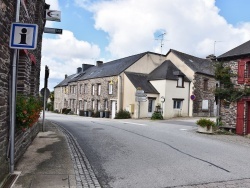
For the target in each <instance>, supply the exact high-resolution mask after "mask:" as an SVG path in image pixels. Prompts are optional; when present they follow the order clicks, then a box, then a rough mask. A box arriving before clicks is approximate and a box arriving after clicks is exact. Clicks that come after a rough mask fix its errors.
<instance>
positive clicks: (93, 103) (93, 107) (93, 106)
mask: <svg viewBox="0 0 250 188" xmlns="http://www.w3.org/2000/svg"><path fill="white" fill-rule="evenodd" d="M92 110H95V101H94V100H93V101H92Z"/></svg>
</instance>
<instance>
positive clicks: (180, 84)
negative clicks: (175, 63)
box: [177, 76, 184, 87]
mask: <svg viewBox="0 0 250 188" xmlns="http://www.w3.org/2000/svg"><path fill="white" fill-rule="evenodd" d="M177 87H184V77H183V76H178V80H177Z"/></svg>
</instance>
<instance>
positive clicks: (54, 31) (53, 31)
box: [44, 27, 63, 34]
mask: <svg viewBox="0 0 250 188" xmlns="http://www.w3.org/2000/svg"><path fill="white" fill-rule="evenodd" d="M62 32H63V30H62V29H57V28H49V27H45V28H44V33H51V34H62Z"/></svg>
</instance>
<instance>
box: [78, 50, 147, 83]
mask: <svg viewBox="0 0 250 188" xmlns="http://www.w3.org/2000/svg"><path fill="white" fill-rule="evenodd" d="M147 53H151V52H144V53H140V54H137V55H132V56H129V57H125V58H122V59H117V60H114V61H110V62H107V63H103V64H102V65H100V66H93V67H90V68H89V69H87V70H86V72H85V74H84V75H82V76H81V77H80V78H79V79H78V80H88V79H92V78H102V77H108V76H116V75H119V74H120V73H122V72H123V71H125V70H126V69H127V68H129V67H130V66H131V65H133V64H134V63H135V62H136V61H138V60H139V59H141V58H142V57H143V56H144V55H145V54H147Z"/></svg>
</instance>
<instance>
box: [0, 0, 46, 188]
mask: <svg viewBox="0 0 250 188" xmlns="http://www.w3.org/2000/svg"><path fill="white" fill-rule="evenodd" d="M26 2H27V9H28V13H29V15H30V17H28V16H27V15H26V12H25V10H24V7H23V6H21V10H20V22H22V23H36V24H38V26H39V32H38V43H37V44H38V45H37V49H36V50H33V51H30V50H28V51H27V57H25V56H23V57H24V58H23V57H22V55H21V58H20V61H19V62H20V63H18V65H17V66H18V68H19V66H20V70H19V72H18V78H17V83H18V84H20V83H21V85H18V90H19V91H20V92H21V93H22V94H32V95H35V96H38V94H39V93H38V92H39V82H40V61H41V46H42V45H41V44H42V33H43V27H44V19H43V16H44V4H45V1H44V0H34V1H26ZM15 9H16V0H0V36H1V37H0V153H1V155H0V164H1V165H0V186H1V183H2V182H3V180H4V179H5V178H6V177H7V175H8V173H9V161H8V160H7V157H8V156H7V150H8V140H9V127H10V115H9V110H10V108H9V107H10V106H9V104H10V95H11V93H10V88H11V85H10V84H11V70H12V55H13V50H11V49H10V48H9V36H10V29H11V23H12V22H15V12H16V10H15ZM32 61H33V62H35V67H34V68H30V69H29V72H27V70H26V69H23V68H24V67H25V66H26V65H27V63H31V62H32ZM25 63H26V64H25ZM28 66H31V64H30V65H28ZM25 79H26V80H25ZM36 127H37V126H35V127H34V129H32V130H30V132H27V133H26V134H27V137H29V139H28V140H32V139H33V138H34V136H35V135H36V134H37V132H38V131H37V130H38V129H37V128H36ZM23 134H24V133H23V132H18V131H17V132H16V139H15V141H16V148H15V155H16V156H15V160H16V161H17V159H18V158H19V157H20V156H21V155H22V153H23V152H24V151H25V149H26V148H27V147H28V145H29V144H30V142H31V141H27V140H26V141H27V142H25V144H18V143H21V142H23V138H24V137H23ZM21 145H22V147H21ZM24 145H25V147H23V146H24Z"/></svg>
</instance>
